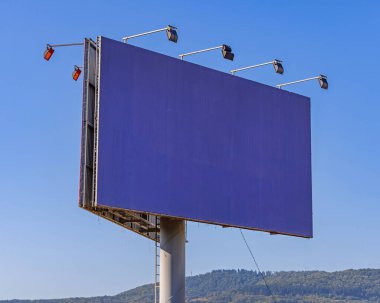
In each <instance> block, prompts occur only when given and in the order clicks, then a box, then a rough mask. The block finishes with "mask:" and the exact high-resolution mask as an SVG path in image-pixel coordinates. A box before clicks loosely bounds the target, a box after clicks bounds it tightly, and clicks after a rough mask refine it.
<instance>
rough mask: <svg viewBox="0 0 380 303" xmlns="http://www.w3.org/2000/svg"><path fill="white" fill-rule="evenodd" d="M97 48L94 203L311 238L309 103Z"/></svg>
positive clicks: (201, 70)
mask: <svg viewBox="0 0 380 303" xmlns="http://www.w3.org/2000/svg"><path fill="white" fill-rule="evenodd" d="M100 42H101V43H100V82H99V83H100V87H99V101H98V102H99V104H98V119H99V120H98V135H97V143H96V144H97V151H96V153H97V156H96V157H97V159H96V165H97V167H96V171H97V177H96V184H95V187H96V194H95V199H96V204H97V205H98V206H107V207H112V208H116V209H125V210H131V211H137V212H144V213H148V214H156V215H162V216H168V217H177V218H183V219H186V220H192V221H198V222H206V223H212V224H219V225H223V226H231V227H241V228H247V229H255V230H262V231H268V232H273V233H280V234H287V235H294V236H301V237H312V199H311V149H310V99H309V98H307V97H304V96H301V95H297V94H294V93H290V92H287V91H282V90H279V89H277V88H273V87H270V86H267V85H263V84H260V83H257V82H254V81H250V80H246V79H243V78H240V77H237V76H232V75H229V74H227V73H222V72H219V71H216V70H212V69H209V68H205V67H202V66H199V65H196V64H193V63H189V62H186V61H181V60H178V59H175V58H172V57H168V56H164V55H162V54H158V53H155V52H152V51H148V50H145V49H141V48H138V47H135V46H132V45H128V44H124V43H121V42H117V41H113V40H110V39H107V38H104V37H102V38H101V39H100Z"/></svg>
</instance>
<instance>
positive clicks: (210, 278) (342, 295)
mask: <svg viewBox="0 0 380 303" xmlns="http://www.w3.org/2000/svg"><path fill="white" fill-rule="evenodd" d="M265 278H266V281H267V283H268V285H269V287H270V289H271V290H272V292H273V294H274V296H275V300H276V302H278V303H297V302H310V303H311V302H313V303H319V302H324V303H332V302H334V303H343V302H355V303H361V302H380V269H360V270H345V271H339V272H332V273H328V272H322V271H304V272H275V273H270V272H268V273H265ZM186 287H187V288H186V294H187V302H189V303H190V302H191V303H227V302H234V303H248V302H249V303H251V302H264V303H265V302H274V300H273V298H272V297H271V296H270V294H269V292H268V289H267V288H266V286H265V283H264V281H263V280H262V278H261V276H260V275H259V274H258V273H256V272H254V271H247V270H238V271H236V270H216V271H213V272H211V273H207V274H203V275H198V276H194V277H188V278H187V279H186ZM5 302H7V303H9V302H12V303H90V302H94V303H148V302H149V303H152V302H154V297H153V285H152V284H150V285H144V286H141V287H138V288H135V289H132V290H129V291H126V292H122V293H120V294H117V295H115V296H104V297H93V298H69V299H54V300H33V301H30V300H9V301H0V303H5Z"/></svg>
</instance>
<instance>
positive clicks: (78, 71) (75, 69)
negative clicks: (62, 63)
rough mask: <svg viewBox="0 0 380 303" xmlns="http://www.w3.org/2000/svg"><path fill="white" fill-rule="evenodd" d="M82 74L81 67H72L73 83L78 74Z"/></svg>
mask: <svg viewBox="0 0 380 303" xmlns="http://www.w3.org/2000/svg"><path fill="white" fill-rule="evenodd" d="M81 73H82V71H81V67H79V66H76V65H74V71H73V79H74V81H77V80H78V78H79V76H80V74H81Z"/></svg>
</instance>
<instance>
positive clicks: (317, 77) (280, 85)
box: [276, 76, 321, 88]
mask: <svg viewBox="0 0 380 303" xmlns="http://www.w3.org/2000/svg"><path fill="white" fill-rule="evenodd" d="M320 77H321V76H316V77H311V78H307V79H302V80H297V81H292V82H287V83H282V84H277V85H276V86H277V87H278V88H281V87H283V86H286V85H290V84H295V83H300V82H305V81H310V80H315V79H319V78H320Z"/></svg>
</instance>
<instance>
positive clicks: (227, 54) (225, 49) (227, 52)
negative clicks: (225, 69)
mask: <svg viewBox="0 0 380 303" xmlns="http://www.w3.org/2000/svg"><path fill="white" fill-rule="evenodd" d="M222 54H223V58H224V59H227V60H231V61H233V60H234V57H235V55H234V53H232V49H231V46H228V45H226V44H223V45H222Z"/></svg>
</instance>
